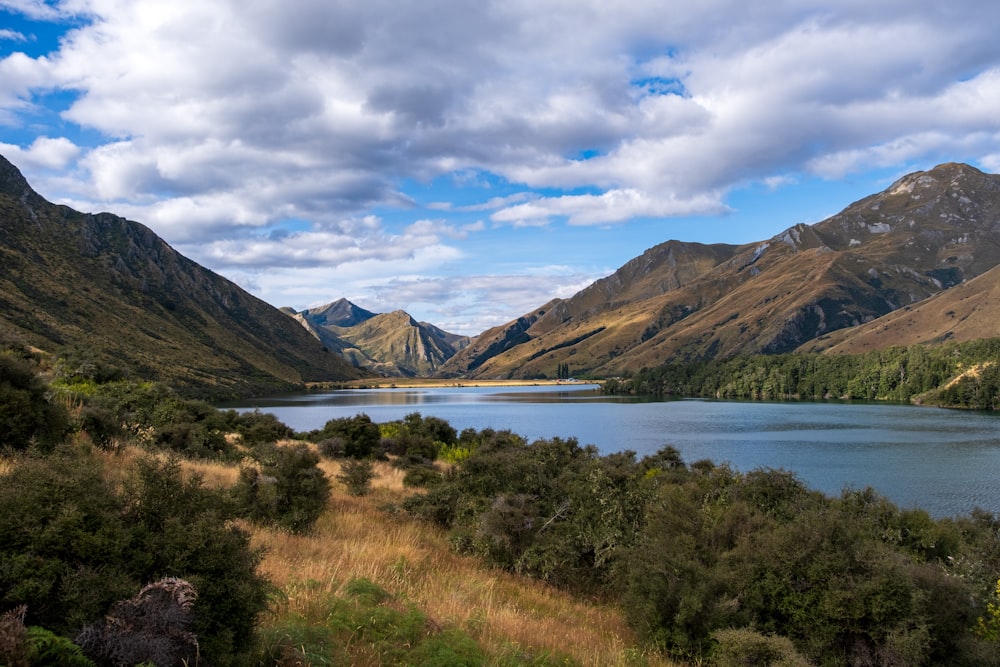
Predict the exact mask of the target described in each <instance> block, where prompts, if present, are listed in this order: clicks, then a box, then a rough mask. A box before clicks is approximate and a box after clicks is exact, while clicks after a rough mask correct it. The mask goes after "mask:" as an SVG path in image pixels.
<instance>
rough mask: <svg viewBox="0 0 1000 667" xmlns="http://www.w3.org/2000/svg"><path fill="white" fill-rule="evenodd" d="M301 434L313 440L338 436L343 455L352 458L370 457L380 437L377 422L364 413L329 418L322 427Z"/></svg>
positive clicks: (376, 447) (317, 440)
mask: <svg viewBox="0 0 1000 667" xmlns="http://www.w3.org/2000/svg"><path fill="white" fill-rule="evenodd" d="M301 435H302V436H303V437H304V438H305V439H307V440H311V441H313V442H319V441H323V440H329V439H332V438H339V439H340V440H341V441H342V442H343V452H344V453H343V455H344V456H347V457H349V458H353V459H366V458H369V457H371V456H372V455H373V454H375V453H376V452H377V450H378V446H379V442H380V440H381V439H382V435H381V432H380V431H379V427H378V424H376V423H374V422H373V421H372V420H371V418H370V417H369V416H368V415H366V414H359V415H355V416H354V417H340V418H338V419H331V420H330V421H328V422H327V423H326V424H325V425H324V426H323V428H322V429H320V430H318V431H309V432H306V433H303V434H301ZM329 451H332V450H329Z"/></svg>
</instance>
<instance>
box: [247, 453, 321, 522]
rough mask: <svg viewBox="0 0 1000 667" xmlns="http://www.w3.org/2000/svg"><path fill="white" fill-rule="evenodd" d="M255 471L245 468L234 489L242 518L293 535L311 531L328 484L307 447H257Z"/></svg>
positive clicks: (251, 468) (315, 456) (314, 454)
mask: <svg viewBox="0 0 1000 667" xmlns="http://www.w3.org/2000/svg"><path fill="white" fill-rule="evenodd" d="M256 455H257V457H258V461H259V469H258V468H257V467H252V466H245V467H243V468H242V469H241V470H240V477H239V481H238V482H237V483H236V486H235V488H234V489H233V494H234V497H235V500H236V504H237V506H238V507H239V508H240V512H241V514H242V515H243V516H246V517H247V518H249V519H252V520H254V521H259V522H263V523H270V524H274V525H277V526H281V527H283V528H285V529H287V530H290V531H292V532H295V533H303V532H306V531H308V530H310V529H311V528H312V526H313V524H314V523H316V520H317V519H318V518H319V517H320V515H321V514H322V513H323V511H324V510H325V509H326V506H327V502H328V501H329V499H330V482H329V480H327V478H326V476H325V475H324V474H323V471H322V470H320V469H319V467H318V465H317V464H318V463H319V455H318V454H316V453H315V452H314V451H312V450H311V449H310V448H309V447H308V446H307V445H304V444H297V445H293V446H289V447H276V446H273V445H270V446H262V447H258V448H257V450H256Z"/></svg>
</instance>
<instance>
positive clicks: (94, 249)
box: [0, 157, 360, 396]
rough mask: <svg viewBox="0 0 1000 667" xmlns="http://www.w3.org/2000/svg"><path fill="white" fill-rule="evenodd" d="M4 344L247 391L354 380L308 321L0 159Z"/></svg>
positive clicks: (191, 386) (175, 381)
mask: <svg viewBox="0 0 1000 667" xmlns="http://www.w3.org/2000/svg"><path fill="white" fill-rule="evenodd" d="M0 342H5V343H8V344H9V343H12V342H14V343H23V344H28V345H33V346H36V347H38V348H41V349H43V350H48V351H52V352H58V351H60V350H62V349H67V348H73V349H74V350H75V354H76V356H78V357H79V356H81V355H82V356H84V357H90V358H92V359H93V360H94V361H95V362H101V363H105V364H110V365H114V366H117V367H121V368H124V369H126V370H128V371H129V372H131V373H132V374H133V375H134V376H135V377H139V378H146V379H153V380H161V381H165V382H168V383H170V384H172V385H174V386H176V387H178V388H180V389H186V390H189V391H200V392H207V393H212V394H214V395H218V396H221V395H228V396H246V395H251V394H259V393H264V392H273V391H277V390H280V389H286V390H287V389H290V388H293V387H296V386H301V384H302V383H303V382H309V381H337V380H345V379H350V378H357V377H358V376H359V375H360V373H359V371H358V370H357V369H356V368H354V367H352V366H350V365H349V364H347V363H345V362H344V360H343V358H342V357H341V356H340V355H338V354H336V352H333V351H330V350H324V349H323V346H322V345H321V344H319V343H318V342H317V341H316V340H315V339H314V338H313V337H312V336H310V335H309V334H308V332H306V331H305V330H304V329H303V328H302V327H301V326H299V325H297V324H296V323H295V322H293V321H292V320H290V319H289V318H288V317H287V316H285V315H284V314H283V313H281V312H280V311H278V310H277V309H275V308H273V307H271V306H270V305H268V304H267V303H265V302H263V301H261V300H260V299H257V298H255V297H253V296H252V295H250V294H248V293H247V292H245V291H244V290H242V289H241V288H239V287H238V286H237V285H235V284H234V283H232V282H230V281H228V280H226V279H225V278H223V277H221V276H219V275H218V274H216V273H213V272H212V271H209V270H208V269H205V268H204V267H202V266H200V265H198V264H196V263H195V262H193V261H191V260H189V259H187V258H186V257H184V256H182V255H180V254H179V253H177V252H176V251H175V250H174V249H173V248H171V247H170V246H169V245H167V243H165V242H164V241H163V240H162V239H160V238H159V237H158V236H156V234H154V233H153V232H152V231H151V230H150V229H149V228H147V227H145V226H143V225H141V224H139V223H137V222H132V221H129V220H126V219H124V218H120V217H118V216H115V215H111V214H109V213H100V214H97V215H91V214H84V213H80V212H77V211H74V210H72V209H70V208H67V207H65V206H57V205H55V204H52V203H50V202H48V201H46V200H45V199H43V198H42V197H41V196H40V195H38V194H37V193H35V192H34V191H33V190H32V189H31V187H30V186H29V185H28V183H27V182H26V181H25V180H24V178H23V176H22V175H21V173H20V172H19V171H18V170H17V169H16V168H15V167H14V166H13V165H12V164H10V162H8V161H7V160H6V159H4V158H2V157H0Z"/></svg>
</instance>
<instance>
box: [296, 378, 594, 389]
mask: <svg viewBox="0 0 1000 667" xmlns="http://www.w3.org/2000/svg"><path fill="white" fill-rule="evenodd" d="M576 384H600V380H479V379H475V380H468V379H462V378H403V377H399V378H390V377H380V378H362V379H360V380H350V381H348V382H336V383H332V382H331V383H324V382H317V383H313V384H310V385H309V388H310V389H327V388H328V389H420V388H437V387H541V386H559V385H576Z"/></svg>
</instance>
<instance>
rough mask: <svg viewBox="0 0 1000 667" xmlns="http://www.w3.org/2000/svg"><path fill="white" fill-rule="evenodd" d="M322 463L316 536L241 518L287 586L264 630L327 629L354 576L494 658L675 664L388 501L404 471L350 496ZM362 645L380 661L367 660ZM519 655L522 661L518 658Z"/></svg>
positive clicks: (608, 609) (189, 465) (199, 468)
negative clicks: (324, 493) (322, 501)
mask: <svg viewBox="0 0 1000 667" xmlns="http://www.w3.org/2000/svg"><path fill="white" fill-rule="evenodd" d="M98 455H99V456H103V457H105V458H106V459H107V463H108V465H107V466H106V467H105V468H106V470H109V473H108V474H109V475H112V478H113V479H116V480H117V476H119V475H123V474H124V473H121V472H115V471H124V470H128V469H131V468H132V463H134V462H135V461H136V460H137V459H138V458H140V457H143V456H148V455H149V453H148V452H146V451H144V450H142V449H139V448H135V447H131V448H125V449H122V450H118V451H116V452H113V453H107V452H99V453H98ZM0 465H3V464H2V463H0ZM320 467H321V468H322V470H323V471H324V473H325V474H326V475H327V477H328V479H330V480H331V486H332V495H331V498H330V502H329V507H328V510H327V511H326V512H325V513H324V514H323V515H322V516H321V517H320V519H319V520H318V522H317V523H316V525H315V527H314V529H313V530H312V531H311V532H310V533H308V534H305V535H294V534H291V533H288V532H285V531H281V530H278V529H274V528H269V527H262V526H256V525H252V524H248V523H247V524H243V525H244V527H245V528H246V529H247V530H248V532H249V533H250V536H251V540H252V543H253V545H254V546H256V547H260V548H261V549H262V550H263V553H264V556H263V562H262V563H261V566H260V567H261V571H262V573H263V574H264V575H265V576H266V577H267V578H268V579H269V580H270V581H271V582H272V584H274V586H275V587H276V588H277V589H278V590H280V595H278V596H276V597H275V599H274V600H273V602H272V604H271V607H270V609H269V610H268V612H267V613H266V614H264V615H263V617H262V619H261V629H262V631H263V633H264V634H266V633H268V631H269V630H270V631H272V634H273V631H276V630H278V631H281V630H282V629H283V628H287V627H288V625H289V624H290V623H305V624H307V625H309V624H312V625H315V626H316V627H321V626H322V624H323V623H325V622H327V618H326V615H328V614H329V613H331V612H330V604H331V603H330V601H331V600H333V599H342V598H344V597H345V595H346V588H347V587H348V586H349V585H350V583H351V582H352V581H356V580H358V579H367V580H370V581H371V582H372V583H373V584H375V585H377V586H379V587H381V588H382V589H384V590H385V591H387V592H388V593H389V594H390V595H391V596H392V599H393V604H394V605H395V606H396V607H399V608H400V609H405V608H412V609H416V610H419V612H420V613H422V614H424V615H426V616H427V617H428V619H429V620H428V622H429V623H430V624H431V625H433V627H435V628H438V629H447V628H451V629H454V630H457V631H460V632H461V633H464V634H466V635H467V636H469V637H471V638H473V639H474V640H475V641H476V642H477V643H478V644H479V645H480V647H482V649H483V650H484V651H485V652H486V654H487V655H488V656H491V657H492V661H493V663H494V664H504V665H509V664H525V660H524V658H525V657H527V659H528V660H530V659H533V658H531V656H536V657H537V656H542V657H545V658H547V659H548V662H545V663H544V664H563V663H564V662H566V663H568V664H581V665H643V664H648V665H669V664H672V663H669V662H668V661H666V660H665V659H663V658H662V657H660V656H658V655H656V654H646V653H645V652H644V651H643V650H642V649H641V648H639V647H640V644H639V642H638V639H637V638H636V636H635V634H634V633H633V632H632V631H631V629H630V628H629V627H628V626H627V624H626V623H625V621H624V619H623V616H622V614H621V613H620V610H618V609H616V608H615V607H613V606H611V605H609V604H604V603H600V602H592V601H583V600H580V599H577V598H574V597H573V596H572V595H570V594H568V593H565V592H563V591H560V590H557V589H555V588H553V587H551V586H548V585H546V584H544V583H540V582H538V581H534V580H531V579H528V578H525V577H520V576H516V575H513V574H510V573H507V572H503V571H500V570H497V569H491V568H488V567H487V566H485V565H484V564H483V563H481V562H480V561H479V560H478V559H476V558H472V557H466V556H461V555H458V554H456V553H455V552H454V551H453V550H452V548H451V546H450V544H449V542H448V538H447V535H446V533H445V532H444V531H442V530H440V529H438V528H436V527H434V526H432V525H429V524H426V523H424V522H419V521H416V520H414V519H411V518H409V517H406V516H405V515H400V514H397V513H395V512H392V511H390V510H389V509H387V508H388V507H391V506H393V505H394V504H396V503H398V502H399V501H400V500H401V499H402V498H403V497H404V496H405V495H407V494H410V493H415V492H416V491H414V490H412V489H407V488H406V487H404V486H403V476H404V472H403V471H402V470H400V469H398V468H396V467H394V466H392V465H391V464H390V463H387V462H376V463H375V471H376V477H375V478H374V480H373V482H372V491H371V493H370V494H369V495H367V496H362V497H356V496H351V495H349V494H348V493H347V490H346V488H345V487H344V486H343V485H342V484H341V483H340V482H338V481H336V478H337V474H338V473H339V472H340V464H339V463H338V462H336V461H331V460H329V459H323V460H322V461H321V463H320ZM182 469H183V472H184V474H186V475H191V474H197V475H199V476H200V477H201V478H202V480H203V482H204V483H205V484H206V485H208V486H212V487H217V488H220V487H228V486H231V485H232V484H234V483H235V482H236V480H237V478H238V475H239V466H238V465H233V464H222V463H215V462H206V461H190V460H184V461H182ZM3 470H4V468H2V467H0V474H2V472H3ZM355 648H356V652H352V653H351V656H352V658H351V664H372V665H375V664H378V660H377V651H376V650H375V649H374V648H371V647H368V648H366V647H364V646H358V647H355ZM352 651H354V649H352ZM366 652H370V653H371V656H373V657H371V659H368V658H365V657H364V656H366V655H368V653H366ZM513 654H516V656H519V657H518V658H517V659H512V658H511V655H513ZM296 664H302V665H312V664H331V663H327V662H323V661H320V662H310V661H309V660H306V661H304V662H302V661H300V662H298V663H296ZM335 664H341V663H335ZM528 664H530V662H529V663H528Z"/></svg>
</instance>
